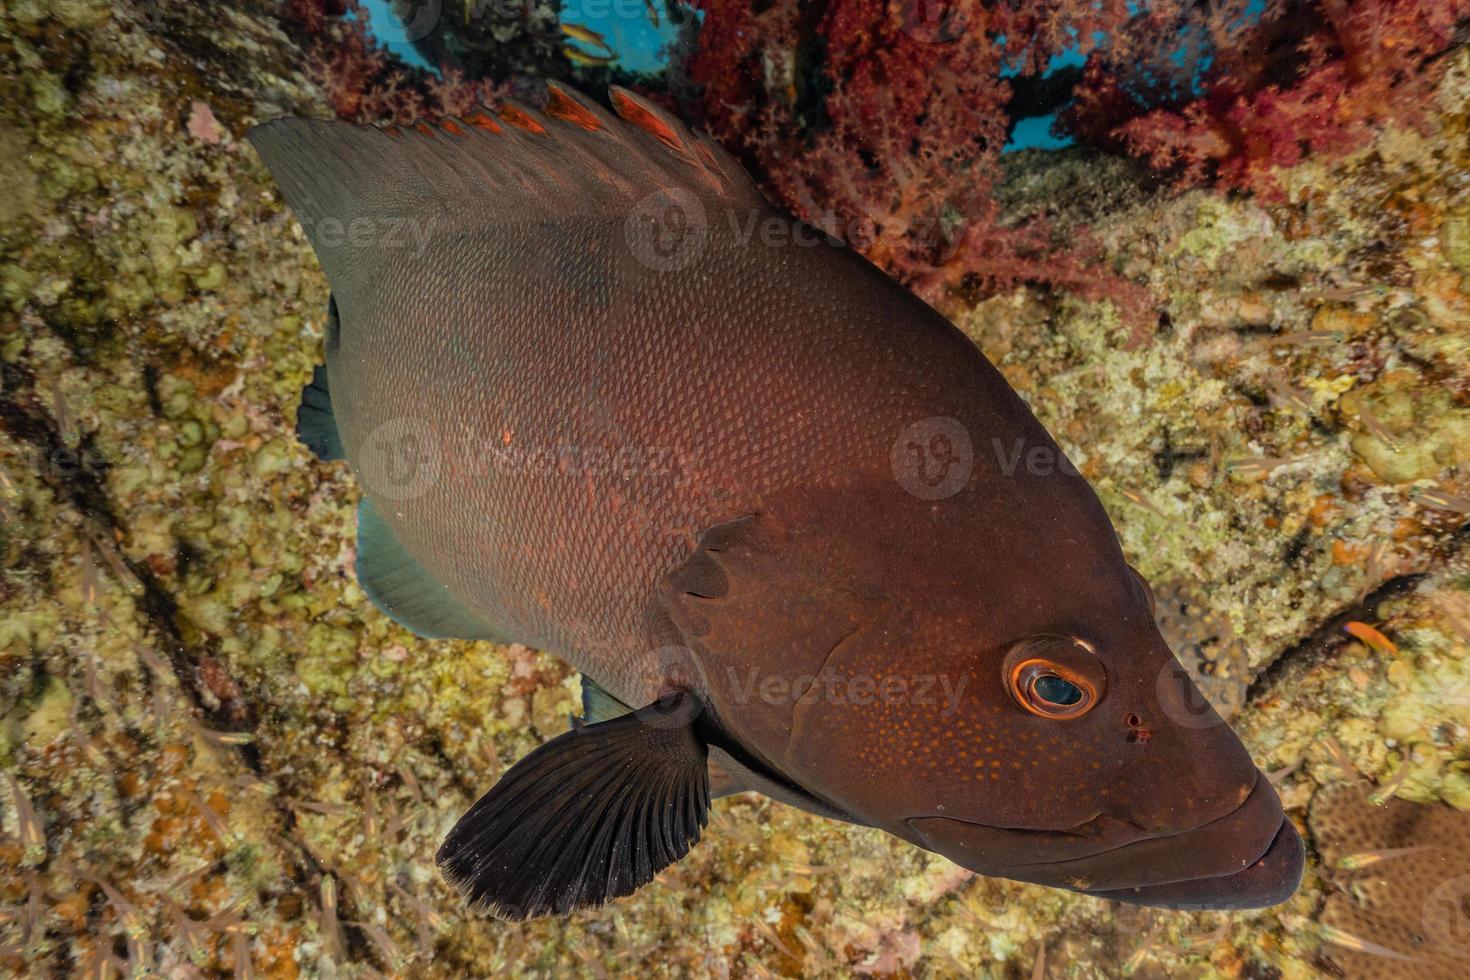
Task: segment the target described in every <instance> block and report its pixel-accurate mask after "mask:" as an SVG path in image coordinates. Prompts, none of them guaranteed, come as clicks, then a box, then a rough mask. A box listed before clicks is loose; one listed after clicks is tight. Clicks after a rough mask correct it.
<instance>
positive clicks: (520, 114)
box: [500, 102, 546, 133]
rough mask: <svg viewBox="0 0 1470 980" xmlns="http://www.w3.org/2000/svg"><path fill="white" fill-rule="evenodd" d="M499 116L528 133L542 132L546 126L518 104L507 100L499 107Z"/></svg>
mask: <svg viewBox="0 0 1470 980" xmlns="http://www.w3.org/2000/svg"><path fill="white" fill-rule="evenodd" d="M500 118H501V119H504V120H505V121H506V122H508V123H510V124H511V125H512V126H514V127H515V128H516V129H524V130H525V131H526V132H528V133H544V132H546V127H545V126H543V125H541V123H540V122H539V121H538V120H537V119H536V117H535V116H532V115H531V114H530V113H529V112H527V111H526V110H524V109H522V108H521V107H520V106H518V105H515V104H513V103H510V102H507V103H506V104H505V105H503V106H501V107H500Z"/></svg>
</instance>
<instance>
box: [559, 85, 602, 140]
mask: <svg viewBox="0 0 1470 980" xmlns="http://www.w3.org/2000/svg"><path fill="white" fill-rule="evenodd" d="M546 91H547V93H548V97H547V101H546V114H547V115H548V116H552V117H553V118H556V119H562V120H565V121H566V122H569V123H571V124H572V125H574V126H581V127H582V128H583V129H585V130H587V132H589V133H595V132H597V131H598V130H599V129H601V128H602V121H601V120H600V119H598V118H597V116H595V115H594V114H593V113H592V110H590V109H588V108H587V107H586V106H585V105H583V104H582V103H581V102H580V101H579V100H578V99H577V98H576V96H574V95H572V94H571V93H570V92H568V91H567V90H566V89H564V88H562V87H561V86H560V85H547V86H546Z"/></svg>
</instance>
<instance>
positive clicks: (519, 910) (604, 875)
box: [438, 696, 709, 920]
mask: <svg viewBox="0 0 1470 980" xmlns="http://www.w3.org/2000/svg"><path fill="white" fill-rule="evenodd" d="M698 711H699V705H698V702H696V701H695V700H694V699H693V698H692V697H688V696H678V697H676V698H675V699H673V700H671V701H667V702H659V703H658V704H653V705H649V706H648V707H646V708H643V709H641V710H639V711H635V712H633V713H631V714H627V715H623V716H622V717H619V718H613V719H611V720H610V721H603V722H598V723H597V724H593V725H584V726H582V727H580V728H574V729H572V730H571V731H569V732H567V733H566V734H564V735H560V736H558V737H557V738H554V739H552V740H551V741H550V742H548V743H546V744H545V745H543V746H541V747H540V748H538V749H536V750H535V751H534V752H532V753H531V754H530V755H528V756H526V757H525V758H524V759H522V760H521V761H520V762H518V763H516V764H515V765H514V766H512V767H511V769H510V771H509V772H507V773H506V774H505V776H504V777H502V778H501V780H500V782H498V783H496V784H495V787H494V788H493V789H491V790H490V792H488V793H486V794H485V795H484V796H482V797H480V800H479V802H477V803H476V804H475V805H474V806H473V807H471V808H470V811H469V812H468V813H466V814H465V815H464V816H463V817H462V818H460V821H459V823H457V824H456V825H455V826H454V829H453V830H451V831H450V832H449V836H448V837H447V838H446V839H445V841H444V844H443V846H442V847H440V848H439V854H438V862H439V867H440V869H441V870H442V871H443V873H444V876H445V878H447V879H448V880H449V882H450V883H451V884H453V885H454V886H455V887H456V888H458V889H459V891H460V892H461V893H462V894H463V895H464V896H465V898H466V900H468V901H469V902H470V904H471V905H472V906H473V907H474V908H476V909H479V910H481V911H488V912H490V913H491V914H493V915H495V916H497V917H499V918H502V919H510V920H520V919H526V918H532V917H535V916H540V915H565V914H567V913H569V912H572V911H574V910H576V909H580V908H588V907H591V906H596V905H602V904H603V903H605V902H608V901H610V900H612V899H614V898H618V897H621V896H623V895H628V894H631V893H632V892H634V891H635V890H637V889H638V888H640V887H642V886H643V885H645V884H647V883H648V882H649V881H650V880H652V879H653V876H654V875H656V874H657V873H658V872H659V871H662V870H663V869H664V868H666V867H668V866H669V865H670V864H673V863H674V862H675V861H677V860H679V859H680V858H681V857H683V856H684V855H685V854H687V853H688V852H689V848H690V847H692V846H693V845H694V844H695V843H696V842H698V840H699V838H700V834H701V832H702V831H703V829H704V826H705V822H706V820H707V819H708V815H709V770H708V766H707V761H708V750H707V747H706V746H705V743H704V741H703V740H702V739H701V738H700V737H699V736H698V735H697V734H696V733H695V731H694V719H695V717H697V714H698Z"/></svg>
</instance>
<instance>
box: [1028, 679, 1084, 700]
mask: <svg viewBox="0 0 1470 980" xmlns="http://www.w3.org/2000/svg"><path fill="white" fill-rule="evenodd" d="M1032 690H1034V691H1035V692H1036V696H1037V697H1039V698H1041V699H1042V700H1043V701H1046V702H1048V703H1050V704H1061V705H1068V704H1076V703H1077V702H1078V701H1081V700H1082V689H1081V688H1080V687H1078V686H1077V685H1076V684H1073V683H1072V682H1071V681H1068V680H1064V679H1062V678H1060V677H1058V676H1057V675H1056V674H1046V675H1043V676H1041V677H1038V678H1036V683H1035V684H1034V685H1033V686H1032Z"/></svg>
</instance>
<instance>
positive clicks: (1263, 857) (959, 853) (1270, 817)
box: [907, 773, 1305, 909]
mask: <svg viewBox="0 0 1470 980" xmlns="http://www.w3.org/2000/svg"><path fill="white" fill-rule="evenodd" d="M907 823H908V826H909V829H910V830H912V831H913V833H914V834H916V835H917V836H918V839H919V842H920V843H921V844H922V845H923V846H924V847H927V848H928V849H929V850H932V851H936V852H938V853H940V854H943V855H945V856H946V857H948V858H949V859H950V860H952V861H954V862H956V863H958V864H960V865H963V866H964V867H967V868H970V869H971V870H973V871H977V872H979V873H981V874H988V875H997V876H1000V877H1004V878H1012V879H1015V880H1017V881H1029V882H1034V883H1036V884H1041V885H1052V886H1054V887H1058V888H1068V889H1071V890H1072V891H1078V892H1082V893H1084V894H1087V895H1095V896H1097V897H1099V898H1111V899H1115V900H1117V901H1122V902H1129V903H1131V904H1135V905H1151V906H1155V907H1159V908H1195V909H1236V908H1264V907H1266V906H1270V905H1276V904H1279V903H1280V902H1283V901H1285V900H1286V899H1287V898H1290V897H1291V895H1292V894H1293V893H1294V892H1295V891H1296V888H1297V885H1298V884H1300V882H1301V877H1302V869H1303V865H1304V863H1305V853H1304V849H1303V846H1302V840H1301V835H1300V834H1298V833H1297V830H1296V827H1295V826H1294V825H1293V824H1292V822H1291V821H1290V820H1289V819H1287V818H1286V815H1285V814H1284V813H1283V812H1282V809H1281V800H1280V798H1279V797H1278V796H1277V795H1276V790H1275V789H1274V788H1273V787H1272V786H1271V784H1270V782H1269V781H1268V780H1267V779H1266V778H1265V777H1264V776H1261V775H1259V773H1258V774H1257V778H1256V781H1255V783H1254V785H1253V786H1252V787H1251V789H1250V792H1249V793H1248V794H1247V795H1246V796H1245V798H1244V799H1243V800H1242V801H1241V803H1240V804H1239V805H1238V806H1237V807H1235V808H1234V809H1233V810H1231V811H1230V812H1228V813H1226V814H1225V815H1223V816H1221V817H1218V818H1216V819H1214V820H1211V821H1209V822H1207V823H1203V824H1200V825H1199V826H1196V827H1192V828H1189V829H1187V830H1182V831H1177V832H1165V833H1153V832H1150V831H1149V830H1148V829H1146V828H1142V827H1139V826H1137V825H1135V824H1131V823H1129V822H1128V821H1126V820H1120V819H1118V818H1115V817H1110V816H1107V815H1100V816H1097V817H1095V818H1093V819H1092V820H1089V821H1087V822H1086V823H1083V824H1080V825H1078V826H1077V827H1074V828H1071V829H1068V830H1018V829H1014V828H1005V827H990V826H986V825H984V824H978V823H970V822H968V821H964V820H956V819H953V818H950V817H911V818H909V820H908V821H907ZM1038 853H1043V854H1046V855H1048V856H1049V857H1048V859H1047V860H1045V861H1027V860H1026V858H1027V857H1028V856H1034V855H1037V854H1038Z"/></svg>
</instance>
